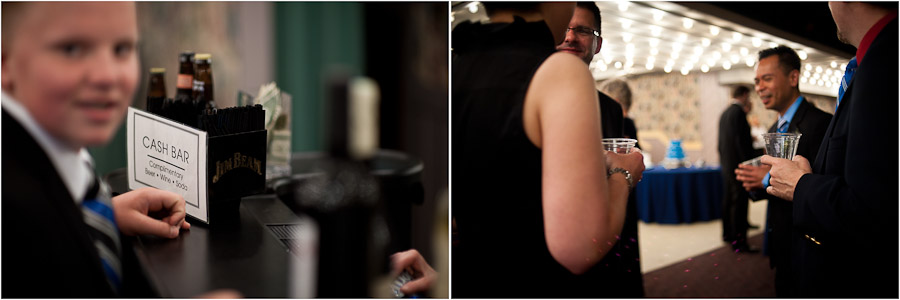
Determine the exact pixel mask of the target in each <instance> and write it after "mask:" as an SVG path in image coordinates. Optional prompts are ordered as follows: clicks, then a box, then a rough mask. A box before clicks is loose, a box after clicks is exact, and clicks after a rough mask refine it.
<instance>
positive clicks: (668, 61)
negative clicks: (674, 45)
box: [666, 59, 675, 66]
mask: <svg viewBox="0 0 900 300" xmlns="http://www.w3.org/2000/svg"><path fill="white" fill-rule="evenodd" d="M674 65H675V60H673V59H669V60H667V61H666V66H674Z"/></svg>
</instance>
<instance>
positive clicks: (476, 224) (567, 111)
mask: <svg viewBox="0 0 900 300" xmlns="http://www.w3.org/2000/svg"><path fill="white" fill-rule="evenodd" d="M483 4H484V5H485V9H486V10H487V13H488V17H489V18H490V23H487V24H480V23H478V24H476V23H471V22H464V23H461V24H459V25H458V26H457V27H456V28H455V29H454V30H453V39H452V40H453V45H452V48H453V72H452V74H453V80H452V82H453V86H452V89H453V92H452V95H453V101H451V103H452V118H453V121H452V124H453V126H454V129H453V131H452V140H453V143H452V144H453V153H454V154H453V155H454V159H453V165H452V168H453V172H452V174H453V176H454V177H453V181H454V185H453V186H454V187H453V194H454V201H453V205H454V209H453V214H454V218H455V223H456V228H457V232H458V237H459V239H458V241H457V242H456V243H455V245H456V246H455V248H454V250H453V266H452V268H453V274H454V275H453V276H454V278H453V289H454V290H453V295H454V296H457V297H547V298H559V297H575V296H579V297H602V296H603V295H605V294H607V293H609V291H605V290H602V289H598V288H597V286H596V285H595V284H593V283H596V281H593V282H592V281H589V280H579V278H582V277H581V276H591V275H590V274H596V273H589V270H590V269H592V268H597V267H599V266H598V265H597V263H598V262H599V261H600V259H602V258H603V256H604V255H606V254H607V253H609V250H610V249H611V248H612V245H613V244H614V243H615V242H616V239H615V238H616V237H615V236H616V235H617V234H619V233H620V232H621V230H622V223H623V222H624V218H625V207H626V202H627V199H628V193H629V189H630V188H631V186H632V185H633V183H635V182H637V181H639V180H640V178H641V174H642V172H643V162H642V156H641V154H640V152H639V151H635V152H633V153H630V154H614V153H608V152H605V151H604V150H603V146H602V141H601V139H602V132H601V125H600V124H601V119H600V108H599V105H598V104H597V103H598V101H599V100H598V99H597V98H596V97H597V96H596V95H597V93H596V92H595V90H594V88H593V84H592V79H591V75H590V72H588V69H587V66H586V65H585V64H584V62H583V61H581V60H579V59H578V58H577V57H574V56H571V55H569V54H565V53H555V54H554V52H556V49H555V48H554V47H555V45H558V44H559V43H562V42H563V40H564V39H565V35H566V25H567V24H569V22H570V21H571V18H572V13H573V10H574V8H575V5H574V4H573V3H560V2H557V3H536V2H535V3H513V2H484V3H483Z"/></svg>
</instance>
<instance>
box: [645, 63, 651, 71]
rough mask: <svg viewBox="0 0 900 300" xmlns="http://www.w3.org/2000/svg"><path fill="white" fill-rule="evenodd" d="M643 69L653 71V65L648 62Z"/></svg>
mask: <svg viewBox="0 0 900 300" xmlns="http://www.w3.org/2000/svg"><path fill="white" fill-rule="evenodd" d="M644 68H647V70H653V63H652V62H648V63H647V64H646V65H644Z"/></svg>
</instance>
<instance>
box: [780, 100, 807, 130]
mask: <svg viewBox="0 0 900 300" xmlns="http://www.w3.org/2000/svg"><path fill="white" fill-rule="evenodd" d="M800 102H803V96H799V97H797V99H795V100H794V104H791V107H789V108H788V110H787V111H786V112H784V115H783V116H779V117H778V123H779V124H780V123H781V121H782V120H784V121H785V122H788V123H791V120H793V119H794V114H796V113H797V108H798V107H800Z"/></svg>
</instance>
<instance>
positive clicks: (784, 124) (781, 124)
mask: <svg viewBox="0 0 900 300" xmlns="http://www.w3.org/2000/svg"><path fill="white" fill-rule="evenodd" d="M788 124H790V123H789V122H788V121H787V120H778V132H779V133H785V132H787V130H788Z"/></svg>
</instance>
